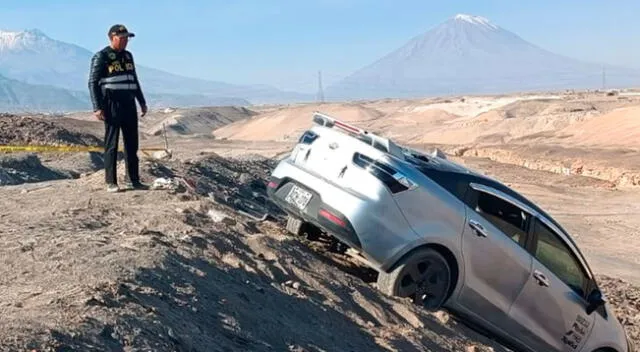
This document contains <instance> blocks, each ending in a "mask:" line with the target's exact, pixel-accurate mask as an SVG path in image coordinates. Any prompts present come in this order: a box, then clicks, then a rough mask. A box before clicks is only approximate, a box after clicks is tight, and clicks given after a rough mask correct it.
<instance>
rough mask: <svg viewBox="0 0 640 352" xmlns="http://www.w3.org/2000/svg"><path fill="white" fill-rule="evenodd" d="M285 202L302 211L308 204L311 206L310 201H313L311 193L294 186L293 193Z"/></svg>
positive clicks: (290, 193) (288, 195)
mask: <svg viewBox="0 0 640 352" xmlns="http://www.w3.org/2000/svg"><path fill="white" fill-rule="evenodd" d="M285 200H286V201H287V202H288V203H289V204H292V205H294V206H295V207H296V208H298V209H300V210H302V209H304V207H306V206H307V204H309V201H310V200H311V193H309V192H307V191H305V190H304V189H302V188H300V187H298V186H295V185H294V186H293V187H292V188H291V191H289V194H287V197H286V198H285Z"/></svg>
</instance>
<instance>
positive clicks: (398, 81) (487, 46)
mask: <svg viewBox="0 0 640 352" xmlns="http://www.w3.org/2000/svg"><path fill="white" fill-rule="evenodd" d="M607 83H608V84H610V85H619V86H628V85H640V72H637V71H635V70H630V69H619V68H613V67H607ZM601 84H602V65H600V64H591V63H585V62H581V61H579V60H576V59H572V58H568V57H565V56H561V55H557V54H555V53H552V52H549V51H547V50H545V49H543V48H540V47H538V46H536V45H534V44H532V43H530V42H528V41H526V40H524V39H522V38H521V37H519V36H518V35H516V34H514V33H512V32H510V31H508V30H506V29H504V28H502V27H500V26H498V25H497V24H494V23H492V22H491V21H490V20H488V19H486V18H484V17H480V16H473V15H468V14H458V15H455V16H453V17H451V18H449V19H448V20H446V21H444V22H443V23H440V24H439V25H437V26H435V27H434V28H432V29H431V30H429V31H427V32H426V33H424V34H421V35H418V36H416V37H414V38H412V39H411V40H409V41H408V42H407V43H405V44H404V45H402V46H401V47H399V48H398V49H396V50H394V51H393V52H391V53H389V54H388V55H386V56H384V57H382V58H380V59H379V60H377V61H375V62H373V63H372V64H370V65H368V66H366V67H364V68H362V69H360V70H358V71H356V72H354V73H353V74H351V75H350V76H348V77H346V78H345V79H343V80H342V81H340V82H338V83H337V84H336V85H334V86H331V87H328V88H327V94H326V96H327V97H329V99H375V98H383V97H400V98H402V97H420V96H428V95H442V94H472V93H499V92H509V91H520V90H538V89H564V88H600V87H601Z"/></svg>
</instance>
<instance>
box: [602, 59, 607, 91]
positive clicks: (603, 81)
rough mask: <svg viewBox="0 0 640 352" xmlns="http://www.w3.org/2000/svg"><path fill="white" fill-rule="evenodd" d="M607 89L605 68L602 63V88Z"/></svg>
mask: <svg viewBox="0 0 640 352" xmlns="http://www.w3.org/2000/svg"><path fill="white" fill-rule="evenodd" d="M606 89H607V72H606V70H605V67H604V65H602V90H603V91H604V90H606Z"/></svg>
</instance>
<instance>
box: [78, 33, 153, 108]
mask: <svg viewBox="0 0 640 352" xmlns="http://www.w3.org/2000/svg"><path fill="white" fill-rule="evenodd" d="M89 93H90V95H91V103H92V105H93V110H94V111H97V110H102V111H105V110H107V109H109V106H108V104H109V101H111V102H117V103H118V105H121V106H122V105H125V106H126V105H128V103H129V102H133V108H135V99H138V103H139V104H140V106H146V101H145V99H144V95H143V94H142V89H141V87H140V82H139V81H138V75H137V73H136V67H135V64H134V62H133V55H131V53H130V52H129V51H127V50H123V51H121V52H118V51H115V50H113V48H111V47H110V46H106V47H105V48H104V49H102V50H100V51H98V52H97V53H96V54H95V55H94V56H93V58H92V59H91V67H90V71H89ZM123 107H124V106H123ZM126 107H127V108H129V109H130V108H131V106H126Z"/></svg>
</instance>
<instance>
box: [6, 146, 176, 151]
mask: <svg viewBox="0 0 640 352" xmlns="http://www.w3.org/2000/svg"><path fill="white" fill-rule="evenodd" d="M139 150H140V151H142V152H145V151H161V150H164V151H166V149H165V148H139ZM118 151H123V149H122V148H118ZM12 152H59V153H69V152H71V153H74V152H101V153H103V152H104V147H98V146H85V145H0V153H12Z"/></svg>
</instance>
